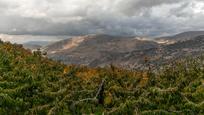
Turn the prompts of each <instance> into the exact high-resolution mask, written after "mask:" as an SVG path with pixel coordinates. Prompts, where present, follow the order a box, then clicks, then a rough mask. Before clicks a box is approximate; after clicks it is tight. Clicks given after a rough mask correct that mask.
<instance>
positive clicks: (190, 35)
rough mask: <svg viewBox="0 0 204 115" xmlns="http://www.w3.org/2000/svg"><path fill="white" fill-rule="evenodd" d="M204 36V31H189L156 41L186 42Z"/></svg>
mask: <svg viewBox="0 0 204 115" xmlns="http://www.w3.org/2000/svg"><path fill="white" fill-rule="evenodd" d="M200 35H204V31H188V32H183V33H179V34H176V35H173V36H164V37H160V38H156V40H170V41H176V42H177V41H185V40H190V39H193V38H195V37H197V36H200Z"/></svg>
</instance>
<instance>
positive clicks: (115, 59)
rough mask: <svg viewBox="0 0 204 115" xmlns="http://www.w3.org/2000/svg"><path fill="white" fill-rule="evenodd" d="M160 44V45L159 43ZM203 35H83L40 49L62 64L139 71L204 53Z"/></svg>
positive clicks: (186, 33) (192, 32)
mask: <svg viewBox="0 0 204 115" xmlns="http://www.w3.org/2000/svg"><path fill="white" fill-rule="evenodd" d="M162 41H163V42H162ZM203 45H204V31H190V32H184V33H180V34H177V35H173V36H167V37H160V38H155V39H145V38H141V37H121V36H111V35H104V34H100V35H85V36H79V37H73V38H70V39H66V40H61V41H58V42H55V43H52V44H49V45H46V46H45V47H42V50H43V51H44V52H47V56H48V57H49V58H51V59H54V60H58V61H61V62H63V63H65V64H74V65H87V66H90V67H104V66H108V65H110V64H112V65H115V66H119V67H124V68H131V69H138V68H143V67H145V66H146V65H148V66H149V65H152V66H159V65H161V64H164V63H167V62H169V61H174V60H175V59H179V58H183V57H188V56H197V55H200V54H201V53H202V52H203Z"/></svg>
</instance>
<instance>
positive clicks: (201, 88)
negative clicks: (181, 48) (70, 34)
mask: <svg viewBox="0 0 204 115" xmlns="http://www.w3.org/2000/svg"><path fill="white" fill-rule="evenodd" d="M41 55H42V54H41V52H39V51H36V52H34V53H31V52H30V51H28V50H25V49H23V48H22V46H20V45H12V44H10V43H3V42H1V43H0V115H18V114H27V115H32V114H34V115H35V114H42V115H43V114H49V115H52V114H53V115H63V114H64V115H69V114H76V115H77V114H91V113H94V114H99V115H100V114H105V115H106V114H111V115H112V114H113V115H115V114H121V115H125V114H130V115H131V114H144V115H149V114H170V115H172V114H175V115H176V114H178V115H180V114H190V115H192V114H204V63H203V59H202V57H200V58H197V59H192V60H179V61H176V62H175V63H172V64H169V65H167V66H164V67H163V69H160V70H157V72H156V73H155V72H152V71H151V70H148V71H147V70H146V71H145V70H144V71H131V70H122V69H120V68H116V67H114V66H111V67H109V68H96V69H91V68H88V67H77V66H66V65H63V64H61V63H59V62H55V61H52V60H49V59H47V58H45V57H43V56H41Z"/></svg>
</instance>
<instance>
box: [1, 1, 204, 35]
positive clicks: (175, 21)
mask: <svg viewBox="0 0 204 115" xmlns="http://www.w3.org/2000/svg"><path fill="white" fill-rule="evenodd" d="M203 19H204V1H203V0H0V34H15V35H16V34H17V35H22V34H27V35H28V34H30V35H46V36H47V35H48V36H49V35H54V36H56V35H68V36H75V35H84V34H99V33H100V34H111V35H141V36H161V35H167V34H174V33H179V32H183V31H189V30H203V29H204V21H203Z"/></svg>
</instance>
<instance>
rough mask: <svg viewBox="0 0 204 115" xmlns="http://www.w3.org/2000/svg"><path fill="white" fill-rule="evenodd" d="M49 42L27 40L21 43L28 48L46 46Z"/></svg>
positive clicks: (33, 48)
mask: <svg viewBox="0 0 204 115" xmlns="http://www.w3.org/2000/svg"><path fill="white" fill-rule="evenodd" d="M50 43H51V42H49V41H29V42H26V43H24V44H23V47H24V48H26V49H30V50H36V49H40V48H42V47H45V46H47V45H48V44H50Z"/></svg>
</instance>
